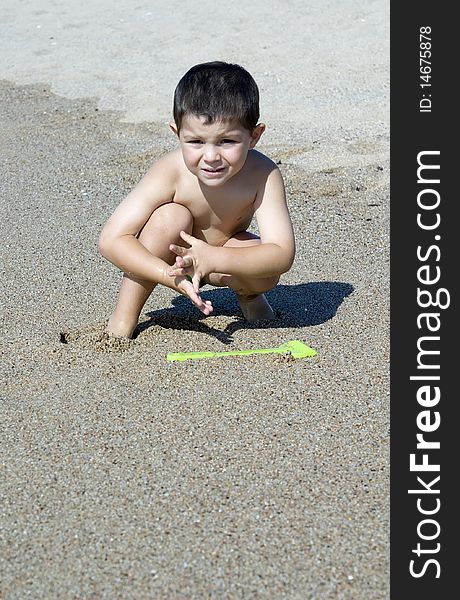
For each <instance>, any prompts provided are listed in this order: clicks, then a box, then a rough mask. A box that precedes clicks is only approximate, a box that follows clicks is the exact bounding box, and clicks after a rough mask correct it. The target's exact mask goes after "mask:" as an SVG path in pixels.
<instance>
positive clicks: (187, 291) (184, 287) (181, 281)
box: [175, 277, 214, 316]
mask: <svg viewBox="0 0 460 600" xmlns="http://www.w3.org/2000/svg"><path fill="white" fill-rule="evenodd" d="M175 283H176V285H177V288H178V290H179V291H180V292H181V293H182V294H184V296H188V297H189V298H190V300H191V301H192V302H193V304H194V305H195V306H196V307H197V308H199V309H200V310H201V312H202V313H203V314H205V315H206V316H208V315H210V314H211V313H212V311H213V310H214V309H213V307H212V304H211V302H210V301H209V300H206V302H204V301H203V300H202V299H201V296H200V294H199V293H198V292H196V291H195V289H194V287H193V284H192V282H191V281H190V280H189V279H187V277H176V279H175Z"/></svg>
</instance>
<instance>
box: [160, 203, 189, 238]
mask: <svg viewBox="0 0 460 600" xmlns="http://www.w3.org/2000/svg"><path fill="white" fill-rule="evenodd" d="M152 217H154V220H155V223H156V225H157V226H159V227H161V228H163V229H167V230H168V231H177V232H179V231H181V230H184V231H187V232H191V231H192V228H193V217H192V213H191V212H190V211H189V209H188V208H186V207H185V206H182V204H174V203H173V202H168V204H162V205H161V206H159V207H158V208H157V209H156V210H155V211H154V213H153V215H152ZM152 217H151V218H152Z"/></svg>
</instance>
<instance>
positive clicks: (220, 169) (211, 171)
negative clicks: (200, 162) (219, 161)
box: [201, 167, 225, 176]
mask: <svg viewBox="0 0 460 600" xmlns="http://www.w3.org/2000/svg"><path fill="white" fill-rule="evenodd" d="M201 170H202V171H203V172H204V173H206V175H211V176H213V175H214V176H215V175H218V174H219V173H222V172H223V171H224V170H225V167H218V168H217V169H211V168H210V167H202V169H201Z"/></svg>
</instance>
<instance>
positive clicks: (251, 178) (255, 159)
mask: <svg viewBox="0 0 460 600" xmlns="http://www.w3.org/2000/svg"><path fill="white" fill-rule="evenodd" d="M177 159H178V161H180V162H179V170H178V178H177V184H176V192H175V195H174V198H173V202H175V203H177V204H182V205H183V206H185V207H186V208H188V210H189V211H190V212H191V213H192V216H193V220H194V226H193V232H192V235H193V236H195V237H197V238H199V239H202V240H204V241H206V242H207V243H208V244H210V245H212V246H222V245H224V244H225V243H226V242H227V241H228V240H229V239H230V238H231V237H232V236H234V235H235V234H236V233H238V232H240V231H245V230H246V229H247V228H248V227H249V225H250V223H251V220H252V217H253V216H254V210H255V207H254V203H255V201H256V197H257V189H258V187H259V186H260V182H261V179H262V177H263V176H264V174H265V176H266V173H267V172H268V170H267V168H266V158H265V157H264V156H263V155H262V154H260V153H259V152H256V151H253V152H250V153H249V154H248V158H247V159H246V163H245V165H244V166H243V168H242V169H241V171H240V172H239V173H237V174H236V175H235V176H234V177H232V178H231V179H230V180H229V181H228V182H227V183H226V184H225V185H224V186H222V187H215V188H212V187H206V186H204V185H202V184H200V182H199V181H198V180H197V178H196V177H195V176H194V175H192V174H191V173H190V172H189V171H188V169H187V167H186V166H185V164H183V161H182V158H181V156H180V155H179V154H178V156H177Z"/></svg>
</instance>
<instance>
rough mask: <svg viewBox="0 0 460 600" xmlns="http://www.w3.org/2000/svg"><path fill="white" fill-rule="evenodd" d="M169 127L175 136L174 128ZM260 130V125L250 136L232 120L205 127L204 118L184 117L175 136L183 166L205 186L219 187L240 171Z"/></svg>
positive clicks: (261, 126)
mask: <svg viewBox="0 0 460 600" xmlns="http://www.w3.org/2000/svg"><path fill="white" fill-rule="evenodd" d="M170 127H171V129H172V130H173V131H174V132H175V133H176V135H177V129H176V126H175V125H174V124H173V123H171V125H170ZM264 130H265V125H264V124H263V123H260V124H259V125H257V127H256V128H255V129H254V131H253V132H252V133H251V132H250V131H248V130H247V129H245V128H244V127H243V126H242V125H240V124H239V123H238V122H236V121H217V122H215V123H209V124H207V123H205V118H204V117H196V116H194V115H186V116H185V117H184V118H183V120H182V126H181V130H180V133H179V135H178V137H179V141H180V145H181V150H182V156H183V157H184V162H185V165H186V167H187V169H188V170H189V171H190V172H191V173H193V174H194V175H195V176H196V177H197V178H198V180H199V181H200V182H202V183H204V184H205V185H207V186H211V187H218V186H221V185H223V184H224V183H226V182H227V181H228V180H229V179H231V177H233V176H234V175H236V174H237V173H238V171H240V170H241V169H242V167H243V165H244V163H245V161H246V157H247V155H248V152H249V150H250V149H251V148H254V146H255V145H256V144H257V142H258V141H259V139H260V136H261V135H262V133H263V132H264Z"/></svg>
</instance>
